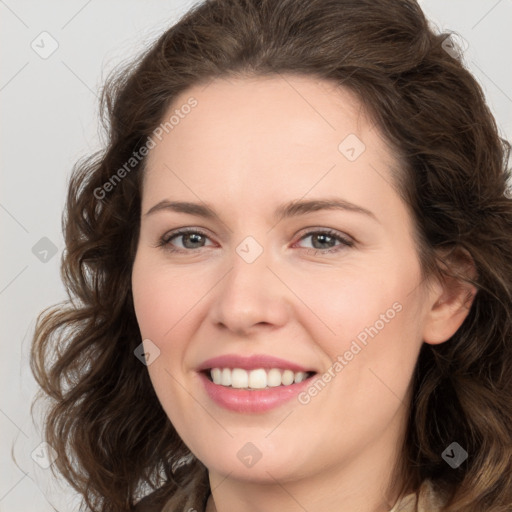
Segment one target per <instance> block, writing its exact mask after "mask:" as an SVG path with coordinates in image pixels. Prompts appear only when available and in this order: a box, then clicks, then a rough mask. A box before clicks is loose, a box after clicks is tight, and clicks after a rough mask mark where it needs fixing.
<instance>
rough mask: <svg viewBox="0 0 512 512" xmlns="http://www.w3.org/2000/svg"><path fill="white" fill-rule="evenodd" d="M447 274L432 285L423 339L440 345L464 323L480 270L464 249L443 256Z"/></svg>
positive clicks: (443, 264)
mask: <svg viewBox="0 0 512 512" xmlns="http://www.w3.org/2000/svg"><path fill="white" fill-rule="evenodd" d="M440 268H441V269H442V271H443V277H442V278H441V279H440V280H438V281H437V283H436V286H434V287H432V289H431V292H430V298H429V305H428V307H429V310H428V312H427V315H426V318H425V324H424V329H423V340H424V341H425V343H429V344H431V345H438V344H440V343H443V342H445V341H447V340H448V339H450V338H451V337H452V336H453V335H454V334H455V333H456V332H457V330H458V329H459V327H460V326H461V325H462V323H463V322H464V320H465V319H466V317H467V316H468V314H469V311H470V309H471V306H472V304H473V302H474V299H475V296H476V293H477V288H476V286H475V285H473V284H471V283H468V282H467V281H466V279H470V280H472V281H475V280H476V278H477V271H476V267H475V264H474V261H473V258H471V256H470V255H469V253H468V252H467V251H466V250H464V249H461V248H459V249H456V250H452V251H450V254H448V255H444V256H443V257H442V259H440Z"/></svg>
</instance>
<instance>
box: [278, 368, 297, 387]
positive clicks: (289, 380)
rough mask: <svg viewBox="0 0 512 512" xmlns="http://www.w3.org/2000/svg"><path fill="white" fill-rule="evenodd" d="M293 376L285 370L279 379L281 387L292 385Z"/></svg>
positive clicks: (289, 371)
mask: <svg viewBox="0 0 512 512" xmlns="http://www.w3.org/2000/svg"><path fill="white" fill-rule="evenodd" d="M294 377H295V375H294V374H293V372H292V371H291V370H285V371H284V372H283V376H282V377H281V382H282V383H283V386H289V385H290V384H293V379H294Z"/></svg>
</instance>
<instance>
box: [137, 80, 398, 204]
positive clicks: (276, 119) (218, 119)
mask: <svg viewBox="0 0 512 512" xmlns="http://www.w3.org/2000/svg"><path fill="white" fill-rule="evenodd" d="M190 105H194V106H193V107H190ZM171 118H172V122H169V120H171ZM162 121H163V123H164V124H162V125H161V126H162V127H163V130H160V135H159V137H153V140H154V141H155V143H156V146H155V147H154V148H153V149H152V150H151V152H150V154H149V156H148V162H147V166H146V168H147V171H146V176H145V184H144V189H145V195H148V194H149V195H151V196H155V195H158V194H159V193H161V192H162V191H163V189H165V188H168V189H169V191H173V190H178V191H179V193H184V194H186V195H187V196H189V197H192V196H193V195H196V196H199V197H202V196H211V195H212V194H213V195H219V194H220V197H228V196H229V197H235V196H236V195H237V194H238V195H242V196H244V197H245V198H246V199H247V200H250V199H251V198H252V199H255V198H256V197H257V196H259V195H267V196H268V195H269V194H271V195H272V194H277V195H280V196H281V197H282V196H283V192H284V191H286V190H288V191H290V194H291V195H297V194H298V195H303V194H305V193H307V192H308V190H312V189H313V188H314V189H315V190H316V191H318V192H321V191H322V190H323V191H327V190H329V191H330V192H333V190H332V189H333V187H334V188H338V189H340V190H342V189H343V190H345V191H346V190H352V192H351V194H352V198H353V199H359V200H361V199H363V197H362V195H364V194H362V192H363V190H362V189H363V188H368V187H370V186H372V184H377V185H379V181H380V182H382V177H383V176H384V177H385V175H386V174H387V175H389V168H390V167H391V166H397V165H398V163H397V161H396V159H395V155H394V152H393V151H391V149H390V148H389V146H388V145H387V143H386V141H385V140H384V138H383V137H382V135H381V133H380V131H379V130H378V129H377V128H376V126H375V125H374V123H373V122H372V121H371V119H370V118H369V117H368V115H367V113H366V111H365V109H364V108H363V105H362V104H361V102H360V101H359V100H358V98H357V96H356V95H355V94H354V93H352V92H351V91H350V90H348V89H346V88H340V87H337V86H336V85H335V84H333V83H331V82H327V81H323V80H320V79H316V78H310V77H302V76H295V75H278V76H272V77H252V78H236V79H234V78H233V79H232V78H230V79H216V80H213V81H212V82H210V83H208V84H202V85H197V86H194V87H191V88H190V89H187V90H186V91H184V92H183V93H181V94H180V95H179V96H178V97H177V98H176V99H175V100H174V102H173V103H172V105H171V107H170V108H169V109H168V111H167V112H166V114H165V115H164V118H163V120H162ZM166 122H167V125H165V123H166ZM379 175H380V177H379ZM384 181H386V179H385V180H384ZM388 181H390V180H388ZM380 185H385V183H380ZM340 187H341V188H340ZM381 193H382V191H375V195H378V194H381ZM195 199H197V197H196V198H195ZM367 200H371V198H367Z"/></svg>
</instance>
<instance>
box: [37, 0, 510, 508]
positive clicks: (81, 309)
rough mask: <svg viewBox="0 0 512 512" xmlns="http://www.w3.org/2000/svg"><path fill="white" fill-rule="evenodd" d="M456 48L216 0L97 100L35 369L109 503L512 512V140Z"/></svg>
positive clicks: (389, 0)
mask: <svg viewBox="0 0 512 512" xmlns="http://www.w3.org/2000/svg"><path fill="white" fill-rule="evenodd" d="M446 36H447V35H446V34H434V33H433V32H432V31H431V30H430V29H429V27H428V25H427V21H426V19H425V17H424V15H423V13H422V12H421V10H420V8H419V7H418V5H417V3H416V2H414V1H412V0H410V1H398V0H378V1H375V0H372V1H370V0H359V1H357V2H354V1H349V0H345V1H342V0H336V1H334V0H279V1H277V0H263V1H260V0H236V1H234V0H229V1H228V0H213V1H208V2H205V3H202V4H199V5H197V6H196V7H194V8H193V9H191V10H190V11H189V13H187V14H186V15H185V16H184V17H183V18H182V19H181V20H180V21H179V22H178V23H177V24H176V25H174V26H173V27H171V28H170V29H169V30H168V31H167V32H166V33H165V34H163V35H162V36H161V37H160V38H159V40H158V41H157V42H156V43H155V44H154V45H153V46H152V47H151V48H150V50H149V51H148V52H147V53H146V54H145V55H144V56H143V58H142V59H141V60H140V62H137V64H136V65H134V66H133V67H132V68H130V69H129V70H128V71H127V72H121V73H119V74H118V75H117V77H114V78H112V79H111V80H110V82H109V83H108V84H107V87H106V88H105V90H104V95H103V106H104V109H105V111H106V112H107V114H108V123H109V126H110V133H109V143H108V146H107V147H106V149H105V151H104V152H103V153H101V154H100V155H96V156H94V157H91V158H90V159H87V160H84V161H82V162H80V163H79V165H77V167H76V169H75V172H74V174H73V177H72V180H71V182H70V187H69V195H68V202H67V207H66V218H65V237H66V247H67V251H66V255H65V258H64V260H63V276H64V279H65V282H66V285H67V286H68V289H69V290H70V294H71V296H72V297H73V302H72V303H70V304H69V305H67V306H63V305H61V306H59V307H56V308H55V309H53V310H51V311H48V312H46V313H45V314H43V315H42V316H41V318H40V319H39V323H38V326H37V331H36V335H35V338H34V343H33V354H32V368H33V371H34V374H35V376H36V378H37V379H38V382H39V383H40V385H41V387H42V388H43V390H44V391H45V392H46V393H47V394H48V395H49V396H50V397H52V398H53V400H54V402H53V406H52V408H51V409H50V410H49V412H48V421H47V428H46V440H47V441H48V442H49V443H50V444H51V445H52V446H53V448H54V449H55V450H56V452H57V453H58V458H57V460H56V462H55V466H56V467H57V468H58V470H59V471H60V472H61V473H62V474H63V475H64V476H65V477H66V478H67V479H68V480H69V481H70V482H71V483H72V484H73V485H74V486H75V488H76V489H77V491H78V492H80V493H81V494H82V495H83V497H84V502H85V504H86V505H87V506H88V507H89V508H90V509H91V510H94V511H105V512H106V511H121V510H138V511H141V510H142V511H147V510H151V511H153V510H154V511H157V510H158V511H160V510H164V511H171V510H172V511H178V510H179V511H189V512H191V511H192V510H198V511H199V510H201V511H206V512H212V511H218V512H226V511H230V510H235V508H236V510H244V511H256V510H258V511H259V510H265V511H274V510H290V511H292V510H293V511H295V510H297V511H298V510H309V511H313V510H322V511H330V510H340V507H342V508H343V510H350V511H352V510H353V511H356V510H357V511H363V510H364V511H368V512H374V511H375V512H376V511H391V510H392V511H393V512H398V511H409V510H411V511H412V510H419V511H421V510H423V511H425V512H426V511H429V512H430V511H437V510H443V511H468V512H473V511H474V512H477V511H478V512H480V511H492V512H497V511H505V510H510V509H511V507H512V464H511V454H512V439H511V438H512V433H511V429H510V425H511V422H512V396H511V390H512V379H511V378H510V374H511V373H510V369H511V368H512V345H511V333H512V330H511V328H512V324H511V315H510V312H511V311H512V277H511V276H512V238H511V236H510V234H511V227H512V204H511V200H510V199H509V198H508V197H507V195H506V185H507V183H506V181H507V178H508V176H509V173H508V170H507V168H506V162H507V156H508V148H509V146H508V144H507V143H506V142H505V141H502V140H501V139H500V137H499V135H498V132H497V128H496V125H495V121H494V119H493V117H492V115H491V113H490V111H489V109H488V107H487V106H486V104H485V101H484V97H483V94H482V91H481V89H480V87H479V86H478V85H477V83H476V81H475V80H474V78H473V77H472V76H471V75H470V73H469V72H468V71H467V70H466V69H465V68H464V67H463V66H462V64H461V63H460V62H459V60H457V59H456V58H454V57H453V54H454V53H453V49H452V48H451V49H450V52H447V51H445V47H446V43H445V41H446ZM50 356H53V359H52V363H51V364H50V363H49V361H50ZM146 495H147V496H146ZM142 496H145V497H144V498H143V499H142V500H141V501H139V500H140V498H141V497H142Z"/></svg>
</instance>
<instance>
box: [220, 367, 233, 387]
mask: <svg viewBox="0 0 512 512" xmlns="http://www.w3.org/2000/svg"><path fill="white" fill-rule="evenodd" d="M220 383H221V384H222V385H223V386H231V368H223V369H222V376H221V381H220Z"/></svg>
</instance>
